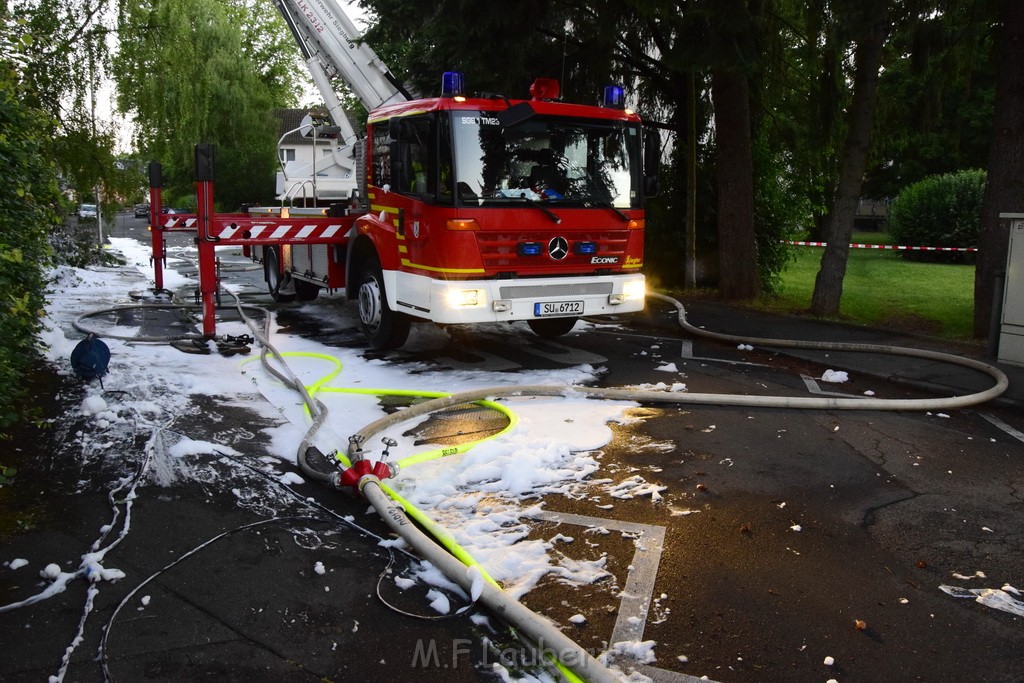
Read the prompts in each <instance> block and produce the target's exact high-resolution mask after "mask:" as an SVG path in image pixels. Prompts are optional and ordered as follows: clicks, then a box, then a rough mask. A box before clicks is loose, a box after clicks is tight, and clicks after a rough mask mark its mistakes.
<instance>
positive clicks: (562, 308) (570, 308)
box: [533, 301, 583, 317]
mask: <svg viewBox="0 0 1024 683" xmlns="http://www.w3.org/2000/svg"><path fill="white" fill-rule="evenodd" d="M533 314H534V315H536V316H540V317H543V316H547V315H583V302H582V301H545V302H543V303H539V304H534V305H533Z"/></svg>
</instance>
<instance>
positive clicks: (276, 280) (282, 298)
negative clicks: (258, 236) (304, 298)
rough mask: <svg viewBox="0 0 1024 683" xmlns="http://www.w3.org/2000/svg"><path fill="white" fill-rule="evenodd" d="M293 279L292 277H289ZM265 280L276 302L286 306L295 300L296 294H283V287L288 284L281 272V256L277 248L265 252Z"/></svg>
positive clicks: (271, 296)
mask: <svg viewBox="0 0 1024 683" xmlns="http://www.w3.org/2000/svg"><path fill="white" fill-rule="evenodd" d="M288 277H291V276H288ZM263 279H264V280H266V281H267V291H268V292H269V293H270V298H271V299H273V300H274V301H276V302H278V303H281V304H286V303H288V302H289V301H294V300H295V295H294V294H283V293H282V292H281V286H282V285H284V283H285V282H286V280H285V276H284V274H283V273H282V272H281V256H280V255H279V254H278V252H277V248H276V247H267V248H266V251H264V252H263Z"/></svg>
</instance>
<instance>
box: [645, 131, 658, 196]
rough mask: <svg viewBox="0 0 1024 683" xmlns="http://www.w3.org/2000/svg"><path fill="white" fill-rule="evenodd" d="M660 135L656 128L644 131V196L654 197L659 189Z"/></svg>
mask: <svg viewBox="0 0 1024 683" xmlns="http://www.w3.org/2000/svg"><path fill="white" fill-rule="evenodd" d="M660 166H661V135H660V134H659V133H658V129H657V128H645V129H644V195H645V196H647V197H654V196H655V195H657V194H658V192H659V190H660V189H661V181H660V180H659V178H658V169H659V167H660Z"/></svg>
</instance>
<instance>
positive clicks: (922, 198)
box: [889, 169, 985, 261]
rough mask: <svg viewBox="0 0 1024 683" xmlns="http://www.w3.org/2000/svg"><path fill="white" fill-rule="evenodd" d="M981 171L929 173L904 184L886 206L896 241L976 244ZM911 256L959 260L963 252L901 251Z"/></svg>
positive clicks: (981, 186) (908, 256)
mask: <svg viewBox="0 0 1024 683" xmlns="http://www.w3.org/2000/svg"><path fill="white" fill-rule="evenodd" d="M984 192H985V171H982V170H978V169H973V170H967V171H958V172H957V173H948V174H945V175H936V176H930V177H928V178H925V179H924V180H921V181H919V182H916V183H914V184H913V185H908V186H907V187H905V188H904V189H903V191H902V192H900V194H899V196H898V197H897V198H896V199H895V200H894V201H893V202H892V204H891V205H890V206H889V233H890V234H891V235H892V236H893V238H894V239H895V240H896V242H897V244H905V245H909V246H919V247H920V246H929V247H976V246H978V230H979V227H980V225H981V200H982V196H983V195H984ZM900 254H901V255H902V256H903V258H906V259H911V260H932V261H959V260H964V259H965V255H964V253H963V252H953V253H950V252H927V251H902V252H900Z"/></svg>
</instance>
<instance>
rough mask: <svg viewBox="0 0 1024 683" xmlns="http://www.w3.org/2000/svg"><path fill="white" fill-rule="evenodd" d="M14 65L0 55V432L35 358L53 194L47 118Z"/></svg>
mask: <svg viewBox="0 0 1024 683" xmlns="http://www.w3.org/2000/svg"><path fill="white" fill-rule="evenodd" d="M16 79H17V76H16V72H15V71H14V70H13V69H11V68H10V65H9V64H7V63H5V62H3V61H0V166H2V167H3V172H4V191H3V192H0V330H2V331H3V333H2V334H0V436H2V435H3V433H4V431H5V430H6V429H7V427H9V426H10V425H11V424H12V423H13V422H14V421H15V420H16V419H17V418H18V417H19V416H20V414H19V407H20V406H21V405H22V402H21V400H20V398H21V396H22V395H23V394H24V389H23V388H22V387H23V386H24V382H23V381H22V377H23V375H24V372H25V371H26V369H27V368H28V367H29V365H30V363H32V361H33V360H34V358H36V355H35V334H36V332H37V331H38V330H39V326H40V324H41V311H42V308H43V292H44V287H45V285H46V273H45V269H46V266H47V264H48V262H49V258H50V249H49V245H48V243H47V234H48V233H49V231H50V229H51V228H52V227H53V226H54V225H56V224H57V223H59V219H58V217H57V212H56V209H57V207H58V206H59V202H60V197H59V192H58V189H57V183H56V177H55V174H54V171H53V168H52V165H51V164H50V163H49V161H48V160H47V154H46V151H45V144H46V140H47V134H46V130H47V126H48V121H47V119H46V118H45V116H44V115H43V114H42V113H41V112H39V111H37V110H35V109H32V108H31V107H29V106H28V105H26V104H25V102H24V100H25V98H24V96H23V93H22V92H20V88H19V85H18V83H17V80H16Z"/></svg>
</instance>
